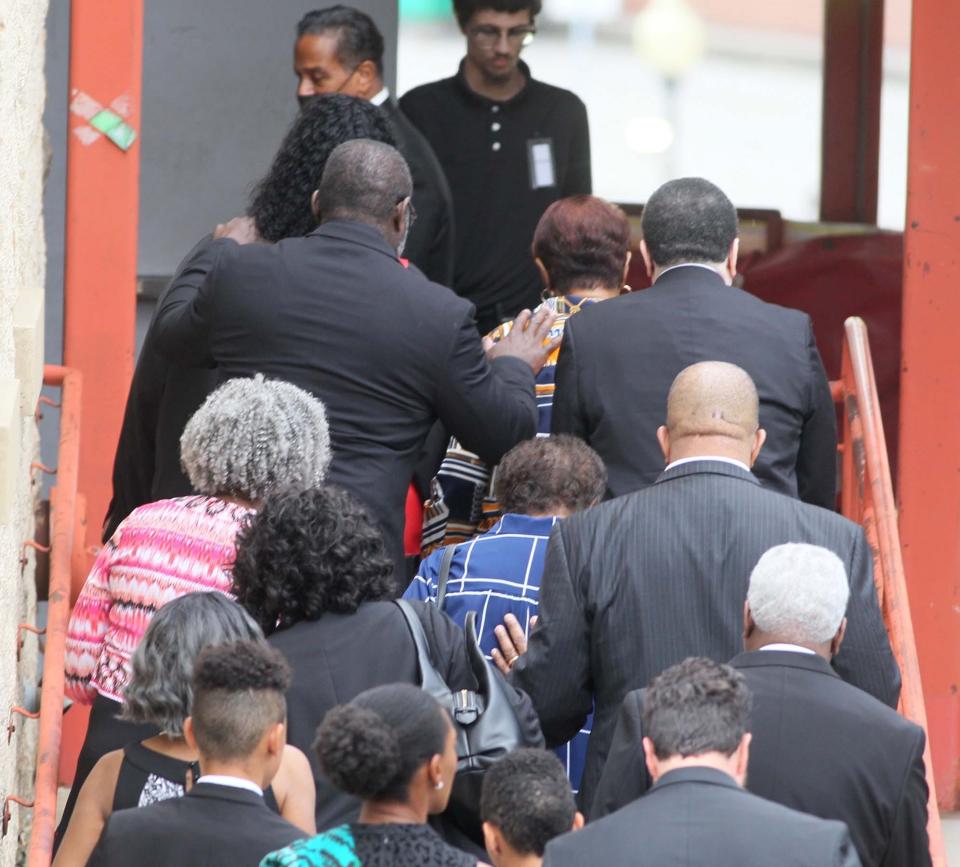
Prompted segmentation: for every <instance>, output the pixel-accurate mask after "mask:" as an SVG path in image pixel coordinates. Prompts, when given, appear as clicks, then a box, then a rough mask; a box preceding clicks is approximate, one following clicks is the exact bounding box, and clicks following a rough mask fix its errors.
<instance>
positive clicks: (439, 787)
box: [434, 780, 443, 789]
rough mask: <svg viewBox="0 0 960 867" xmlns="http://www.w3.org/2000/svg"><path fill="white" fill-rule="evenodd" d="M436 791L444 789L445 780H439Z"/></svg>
mask: <svg viewBox="0 0 960 867" xmlns="http://www.w3.org/2000/svg"><path fill="white" fill-rule="evenodd" d="M434 788H435V789H442V788H443V780H437V784H436V785H435V786H434Z"/></svg>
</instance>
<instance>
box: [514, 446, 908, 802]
mask: <svg viewBox="0 0 960 867" xmlns="http://www.w3.org/2000/svg"><path fill="white" fill-rule="evenodd" d="M784 542H809V543H813V544H817V545H823V546H824V547H826V548H829V549H831V550H832V551H834V552H836V554H837V555H838V556H839V557H840V559H841V560H843V562H844V565H845V566H846V569H847V574H848V576H849V578H850V602H849V605H848V608H847V616H848V618H849V625H848V628H847V637H846V640H845V641H844V644H843V647H842V648H841V650H840V653H839V655H838V656H837V658H836V660H835V661H834V665H835V668H836V670H837V673H838V674H839V675H840V676H841V677H842V678H843V679H844V680H846V681H848V682H850V683H852V684H854V685H855V686H859V687H860V688H861V689H863V690H865V691H866V692H869V693H871V694H872V695H874V696H875V697H876V698H878V699H880V700H881V701H883V702H885V703H886V704H888V705H890V706H895V705H896V703H897V699H898V697H899V693H900V673H899V670H898V669H897V664H896V662H895V660H894V658H893V653H892V652H891V650H890V643H889V640H888V639H887V633H886V630H885V628H884V625H883V619H882V617H881V614H880V607H879V605H878V603H877V594H876V590H875V588H874V584H873V566H872V561H871V556H870V549H869V547H868V545H867V541H866V538H865V536H864V533H863V530H862V529H861V528H860V527H859V526H857V525H856V524H854V523H852V522H851V521H848V520H847V519H846V518H843V517H841V516H840V515H837V514H835V513H834V512H829V511H827V510H826V509H821V508H819V507H817V506H810V505H807V504H805V503H802V502H800V501H798V500H794V499H792V498H791V497H787V496H784V495H783V494H777V493H775V492H773V491H770V490H767V489H765V488H762V487H761V486H760V484H759V483H758V481H757V480H756V478H755V477H754V476H753V475H752V474H751V473H749V472H747V471H745V470H742V469H740V468H738V467H736V466H733V465H732V464H728V463H723V462H720V461H709V460H708V461H695V462H692V463H688V464H682V465H681V466H679V467H675V468H673V469H672V470H670V471H668V472H665V473H663V475H661V477H660V478H659V479H658V480H657V482H656V484H654V485H653V486H651V487H650V488H646V489H644V490H642V491H638V492H636V493H633V494H628V495H626V496H624V497H619V498H617V499H614V500H611V501H609V502H607V503H603V504H602V505H600V506H597V507H595V508H593V509H588V510H587V511H585V512H581V513H580V514H578V515H574V516H572V517H571V518H568V519H567V520H565V521H563V522H561V523H560V524H559V525H558V527H557V528H556V529H555V530H554V532H553V535H552V536H551V538H550V545H549V548H548V550H547V560H546V565H545V567H544V575H543V579H542V581H541V585H540V587H541V589H540V622H539V625H538V626H537V628H536V629H535V630H534V631H533V633H532V634H531V636H530V646H529V648H528V650H527V653H526V654H524V656H523V657H522V658H521V659H520V660H518V662H517V664H516V666H515V667H514V670H513V674H512V677H513V679H514V682H515V684H516V685H517V686H519V687H520V688H521V689H523V690H525V691H526V692H527V693H528V694H529V695H530V698H531V699H533V705H534V707H535V708H536V710H537V713H538V715H539V716H540V721H541V723H542V725H543V732H544V735H545V736H546V738H547V742H548V744H549V745H553V744H557V743H563V742H565V741H567V740H569V738H571V737H572V736H573V735H574V734H575V733H576V732H577V731H579V729H580V726H581V724H582V723H583V721H584V719H586V715H587V714H588V713H589V712H590V709H591V705H593V704H594V703H595V708H594V726H593V733H592V735H591V737H590V746H589V749H588V752H587V761H586V767H585V769H584V775H583V781H582V783H581V789H580V804H581V809H584V810H585V811H586V812H587V813H588V814H589V812H590V808H591V805H592V799H593V794H594V791H595V789H596V785H597V782H598V780H599V777H600V773H601V770H602V769H603V765H604V762H605V761H606V756H607V750H608V748H609V745H610V740H611V738H612V736H613V730H614V725H615V723H616V715H617V711H618V710H619V708H620V703H621V702H622V701H623V697H624V696H625V695H626V694H627V693H628V692H629V691H630V690H632V689H639V688H640V687H643V686H646V685H647V684H648V683H649V682H650V680H651V679H652V678H653V677H655V676H656V675H657V674H659V673H660V672H661V671H663V670H664V669H665V668H667V667H669V666H671V665H673V664H674V663H677V662H680V661H681V660H683V659H685V658H686V657H688V656H708V657H710V658H711V659H715V660H717V661H718V662H726V661H727V660H728V659H730V658H731V657H732V656H734V654H736V653H737V652H738V651H739V650H740V648H741V642H742V631H743V601H744V599H745V598H746V593H747V585H748V582H749V578H750V572H751V570H752V569H753V567H754V566H755V565H756V562H757V560H758V559H759V558H760V555H761V554H763V552H764V551H766V550H767V549H768V548H770V547H772V546H774V545H778V544H781V543H784Z"/></svg>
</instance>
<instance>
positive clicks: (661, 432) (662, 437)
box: [657, 424, 670, 464]
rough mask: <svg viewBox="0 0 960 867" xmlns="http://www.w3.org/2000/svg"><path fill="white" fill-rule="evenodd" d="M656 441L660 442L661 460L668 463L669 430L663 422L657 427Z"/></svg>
mask: <svg viewBox="0 0 960 867" xmlns="http://www.w3.org/2000/svg"><path fill="white" fill-rule="evenodd" d="M657 442H658V443H660V451H661V452H663V462H664V463H665V464H669V463H670V431H668V430H667V426H666V425H665V424H662V425H660V427H658V428H657Z"/></svg>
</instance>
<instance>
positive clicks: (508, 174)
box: [400, 63, 591, 334]
mask: <svg viewBox="0 0 960 867" xmlns="http://www.w3.org/2000/svg"><path fill="white" fill-rule="evenodd" d="M520 68H521V70H522V71H523V74H524V75H525V76H526V77H527V84H526V86H525V87H524V88H523V90H521V91H520V93H518V94H517V95H516V96H514V97H513V98H512V99H509V100H506V101H504V102H495V101H493V100H490V99H487V98H486V97H483V96H480V95H479V94H477V93H475V92H474V91H473V90H471V89H470V87H469V86H468V84H467V82H466V79H465V78H464V74H463V64H462V63H461V65H460V70H459V72H458V73H457V74H456V75H455V76H453V77H452V78H445V79H443V80H442V81H435V82H433V83H431V84H424V85H421V86H420V87H416V88H414V89H413V90H411V91H409V92H408V93H406V94H405V95H404V96H403V97H402V98H401V100H400V107H401V109H403V112H404V114H406V116H407V117H408V118H410V120H411V121H413V123H414V125H415V126H416V127H417V128H418V129H419V130H420V131H421V132H422V133H423V134H424V135H425V136H426V138H427V140H428V141H429V142H430V144H431V146H432V147H433V150H434V153H436V155H437V159H439V160H440V164H441V165H442V166H443V170H444V173H445V174H446V176H447V181H448V182H449V184H450V191H451V192H452V193H453V204H454V215H455V219H456V227H457V232H456V259H455V271H454V280H453V288H454V289H455V290H456V292H457V293H458V294H459V295H462V296H464V297H465V298H469V299H470V300H471V301H473V303H474V304H475V305H476V306H477V320H478V322H479V325H480V330H481V331H482V332H483V333H484V334H486V333H487V332H488V331H490V330H491V329H492V328H493V327H494V326H495V325H497V324H498V323H499V322H500V321H502V320H503V319H505V318H512V317H513V316H515V315H516V314H517V313H518V312H519V311H520V310H522V309H523V308H524V307H530V308H533V307H534V306H536V304H537V303H538V302H539V299H540V293H541V291H542V289H543V283H542V280H541V278H540V276H539V274H538V272H537V270H536V267H535V266H534V264H533V260H532V258H531V256H530V243H531V241H532V240H533V230H534V229H535V228H536V225H537V222H538V221H539V219H540V217H541V215H542V214H543V212H544V210H545V209H546V207H547V206H548V205H549V204H551V203H552V202H554V201H556V200H557V199H560V198H563V197H564V196H571V195H575V194H577V193H589V192H590V190H591V183H590V132H589V128H588V125H587V110H586V107H585V106H584V104H583V103H582V102H581V101H580V99H579V98H578V97H577V96H575V95H574V94H573V93H571V92H570V91H568V90H563V89H561V88H559V87H553V86H552V85H549V84H544V83H543V82H541V81H537V80H535V79H533V78H531V77H530V69H529V68H528V67H527V66H526V64H524V63H521V64H520ZM535 143H541V144H545V143H549V149H546V150H545V149H541V150H539V151H537V152H536V153H537V154H540V155H546V154H550V155H552V160H553V164H552V177H551V176H550V175H551V170H550V169H548V168H546V166H542V167H541V169H540V170H539V171H538V172H535V170H534V165H533V164H532V156H531V146H532V145H534V144H535ZM548 181H552V183H547V182H548ZM541 184H542V185H541Z"/></svg>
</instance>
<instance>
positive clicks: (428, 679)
mask: <svg viewBox="0 0 960 867" xmlns="http://www.w3.org/2000/svg"><path fill="white" fill-rule="evenodd" d="M395 601H396V604H397V606H399V608H400V610H401V611H402V612H403V616H404V618H406V621H407V626H408V627H409V629H410V633H411V635H412V636H413V640H414V642H415V644H416V646H417V663H418V665H419V668H420V684H421V686H422V688H423V689H424V690H426V692H428V693H429V694H430V695H432V696H433V697H434V698H435V699H436V700H437V701H438V702H439V703H440V705H441V706H442V707H445V708H446V709H447V710H448V711H449V712H450V715H451V717H452V718H453V724H454V728H455V729H456V731H457V775H456V777H455V779H454V783H453V792H452V793H451V795H450V805H449V807H448V808H447V814H446V815H447V817H448V818H450V819H452V820H453V821H454V823H455V824H456V825H457V826H458V827H459V828H461V829H462V830H463V831H464V832H465V833H466V834H467V835H468V836H469V837H470V838H471V839H473V840H475V841H477V842H479V843H480V845H482V841H483V833H482V829H481V821H480V790H481V786H482V785H483V775H484V773H486V771H487V769H488V768H489V767H491V766H492V765H493V764H495V763H496V762H497V761H498V760H499V759H501V758H502V757H503V756H505V755H506V754H507V753H509V752H511V751H512V750H515V749H517V748H519V747H543V745H544V741H543V734H542V733H541V732H540V729H539V726H538V725H537V724H536V723H535V718H533V717H532V714H531V715H529V716H531V718H532V719H533V720H534V721H533V722H532V723H531V720H530V719H528V720H527V721H526V724H525V723H524V721H522V720H521V718H520V714H519V713H518V709H519V706H520V703H521V702H522V701H524V700H526V701H529V700H528V699H526V696H523V695H522V694H521V693H518V691H517V690H515V689H514V688H513V687H511V686H510V685H509V684H508V683H507V682H506V680H504V678H503V675H502V674H500V672H499V671H498V670H497V669H496V667H495V666H494V665H493V664H492V663H490V662H488V661H487V659H486V658H485V657H484V655H483V651H482V650H481V649H480V643H479V641H478V640H477V625H476V612H475V611H471V612H469V613H468V614H467V618H466V623H465V625H464V632H465V633H466V645H467V658H468V660H469V662H470V668H471V670H472V671H473V674H474V677H476V680H477V684H478V689H477V691H476V692H474V691H472V690H468V689H461V690H458V691H457V692H453V691H452V690H451V689H450V687H449V686H447V683H446V681H445V680H444V679H443V677H441V675H440V673H439V672H438V671H437V669H436V667H435V666H434V663H433V659H432V657H431V653H430V644H429V641H428V640H427V634H426V631H425V630H424V628H423V623H422V622H421V621H420V617H419V616H418V615H417V612H416V609H415V608H414V607H413V606H412V605H411V604H410V603H409V602H407V601H406V600H403V599H398V600H395Z"/></svg>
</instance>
